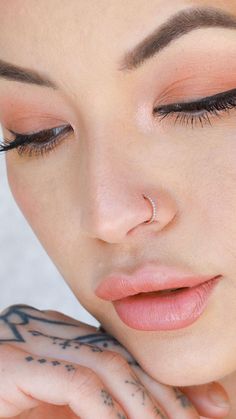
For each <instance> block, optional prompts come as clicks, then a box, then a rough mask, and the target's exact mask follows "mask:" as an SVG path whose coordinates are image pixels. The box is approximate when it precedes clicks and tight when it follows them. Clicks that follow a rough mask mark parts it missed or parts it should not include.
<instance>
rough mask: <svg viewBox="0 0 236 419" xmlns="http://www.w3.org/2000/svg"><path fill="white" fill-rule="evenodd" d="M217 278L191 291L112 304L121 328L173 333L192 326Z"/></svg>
mask: <svg viewBox="0 0 236 419" xmlns="http://www.w3.org/2000/svg"><path fill="white" fill-rule="evenodd" d="M220 280H221V276H218V277H215V278H212V279H210V280H208V281H206V282H203V283H200V284H199V285H196V286H195V287H181V288H177V289H176V288H175V289H174V288H169V289H165V290H159V291H151V292H141V293H136V294H133V295H132V296H128V297H124V298H121V299H119V300H114V301H112V304H113V306H114V308H115V311H116V313H117V314H118V316H119V317H120V319H121V320H122V322H123V323H124V324H126V325H127V326H129V327H130V328H132V329H137V330H146V331H149V330H152V331H154V330H155V331H160V330H175V329H182V328H184V327H187V326H190V325H191V324H192V323H194V322H195V321H196V320H197V319H198V318H199V317H200V316H201V315H202V313H203V312H204V310H205V309H206V307H207V304H208V300H209V297H210V295H211V294H212V292H213V290H214V288H215V287H216V286H217V284H218V282H219V281H220Z"/></svg>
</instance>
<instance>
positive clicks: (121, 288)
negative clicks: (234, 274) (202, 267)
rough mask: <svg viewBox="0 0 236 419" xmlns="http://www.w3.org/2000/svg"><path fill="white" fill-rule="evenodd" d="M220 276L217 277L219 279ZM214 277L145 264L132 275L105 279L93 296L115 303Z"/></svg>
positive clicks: (197, 283) (118, 274) (198, 283)
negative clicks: (141, 294) (137, 295)
mask: <svg viewBox="0 0 236 419" xmlns="http://www.w3.org/2000/svg"><path fill="white" fill-rule="evenodd" d="M219 276H221V275H218V276H217V277H219ZM215 277H216V276H212V275H211V276H209V275H201V276H200V275H194V274H193V273H191V272H190V271H187V270H185V271H184V270H180V269H179V268H176V267H172V266H166V265H155V264H151V263H150V264H146V265H143V266H142V267H141V268H140V269H137V270H136V271H135V272H134V273H133V274H121V273H114V274H112V275H110V276H108V277H107V278H105V279H104V280H103V281H102V282H101V283H100V284H99V285H98V287H97V288H96V290H95V294H96V295H97V297H99V298H102V299H103V300H108V301H116V300H120V299H123V298H126V297H131V296H134V295H136V294H140V293H150V292H155V291H156V292H157V291H161V290H166V289H171V288H182V287H190V288H192V287H196V286H197V285H200V284H202V283H205V282H207V281H209V280H211V279H213V278H215Z"/></svg>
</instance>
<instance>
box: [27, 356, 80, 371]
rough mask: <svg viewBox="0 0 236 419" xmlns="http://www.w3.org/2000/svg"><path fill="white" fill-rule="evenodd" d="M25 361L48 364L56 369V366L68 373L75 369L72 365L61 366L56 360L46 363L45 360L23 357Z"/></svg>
mask: <svg viewBox="0 0 236 419" xmlns="http://www.w3.org/2000/svg"><path fill="white" fill-rule="evenodd" d="M25 360H26V361H27V362H39V363H40V364H50V365H52V366H53V367H57V366H58V365H61V366H63V367H64V368H65V369H66V370H67V371H68V372H70V371H76V369H77V368H75V367H74V365H72V364H67V365H63V364H62V363H61V362H59V361H57V360H53V361H48V360H47V359H45V358H38V359H37V358H35V357H33V356H27V357H25Z"/></svg>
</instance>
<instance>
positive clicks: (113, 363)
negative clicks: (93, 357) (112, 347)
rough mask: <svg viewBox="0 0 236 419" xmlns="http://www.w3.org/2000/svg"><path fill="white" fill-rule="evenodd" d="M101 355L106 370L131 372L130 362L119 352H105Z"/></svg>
mask: <svg viewBox="0 0 236 419" xmlns="http://www.w3.org/2000/svg"><path fill="white" fill-rule="evenodd" d="M100 355H101V358H104V363H105V365H106V368H109V369H110V370H112V371H117V370H126V371H127V370H130V366H129V363H128V361H127V360H126V359H125V358H123V356H122V355H121V354H119V353H118V352H115V351H104V352H102V353H101V354H100Z"/></svg>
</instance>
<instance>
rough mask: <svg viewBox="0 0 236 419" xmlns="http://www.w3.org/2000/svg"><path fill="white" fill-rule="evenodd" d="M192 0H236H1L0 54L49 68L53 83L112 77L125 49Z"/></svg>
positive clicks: (227, 6)
mask: <svg viewBox="0 0 236 419" xmlns="http://www.w3.org/2000/svg"><path fill="white" fill-rule="evenodd" d="M193 5H194V6H212V5H214V6H216V7H217V6H218V7H221V8H223V9H224V10H229V11H231V12H232V11H235V13H236V2H235V0H232V1H231V0H228V1H227V2H225V0H222V1H221V0H214V2H212V0H148V1H146V0H69V1H68V0H50V1H48V0H12V1H9V0H1V1H0V27H1V32H0V51H1V54H0V55H1V56H0V59H1V58H2V59H4V60H6V61H9V62H12V63H16V64H17V65H19V66H22V67H26V66H27V67H29V68H32V69H36V70H38V71H39V72H41V73H44V72H48V73H50V74H51V75H52V74H53V78H54V79H55V80H58V81H59V83H58V84H60V82H62V83H66V81H67V79H68V78H70V82H73V80H72V79H74V81H75V83H76V84H77V83H78V80H82V81H83V83H86V80H90V81H92V83H95V84H96V83H97V81H99V80H101V75H102V77H103V78H104V79H106V78H107V80H109V77H111V78H112V77H113V75H114V74H115V77H117V71H116V70H117V64H118V61H119V58H120V57H121V56H123V55H124V52H125V51H127V50H130V49H132V48H133V47H134V46H135V45H136V44H137V43H138V42H139V41H140V40H142V39H144V38H145V37H146V36H147V34H149V33H151V32H152V31H153V30H154V29H155V28H156V27H157V26H158V25H159V24H161V23H162V22H164V21H165V20H166V19H167V18H168V17H169V16H170V15H172V14H174V13H176V12H177V11H179V10H181V9H183V8H186V7H188V6H193ZM96 75H97V76H96ZM68 84H69V83H68Z"/></svg>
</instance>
